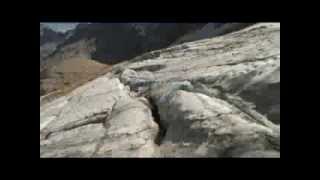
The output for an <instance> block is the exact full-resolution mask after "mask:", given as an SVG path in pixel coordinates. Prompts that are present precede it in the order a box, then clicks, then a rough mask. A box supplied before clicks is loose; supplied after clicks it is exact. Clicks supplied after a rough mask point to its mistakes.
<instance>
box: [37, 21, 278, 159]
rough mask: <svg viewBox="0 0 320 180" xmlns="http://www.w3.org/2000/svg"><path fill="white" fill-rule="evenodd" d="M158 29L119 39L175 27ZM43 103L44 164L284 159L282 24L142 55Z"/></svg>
mask: <svg viewBox="0 0 320 180" xmlns="http://www.w3.org/2000/svg"><path fill="white" fill-rule="evenodd" d="M99 26H100V25H99ZM99 26H97V27H96V28H97V29H96V30H97V32H100V33H101V34H100V35H99V37H104V38H105V39H104V40H107V39H110V40H111V39H112V38H115V37H117V36H118V35H119V36H120V34H121V33H120V34H117V33H114V36H115V37H111V35H104V34H103V33H102V30H101V29H100V28H102V27H99ZM118 26H119V25H114V26H112V27H114V28H115V27H117V28H115V29H117V30H118V28H120V27H118ZM121 26H122V25H121ZM134 26H135V28H137V26H136V25H134ZM155 26H156V25H154V26H153V25H152V26H151V25H150V26H149V27H146V29H145V31H146V32H142V31H144V30H140V32H139V33H140V34H142V35H137V34H136V33H135V30H133V29H131V28H129V29H127V28H124V26H122V27H121V28H120V29H122V28H124V29H122V30H121V31H123V32H128V33H132V35H133V37H132V39H127V38H128V37H126V36H125V37H122V38H123V39H121V38H120V39H121V40H120V41H121V42H123V43H124V42H128V44H131V43H132V42H131V41H136V40H137V41H138V40H139V39H140V38H142V39H143V38H145V39H148V35H147V34H148V33H151V34H152V33H154V34H158V33H156V32H159V31H160V32H162V31H163V32H166V31H167V30H166V28H168V29H171V28H172V27H171V25H168V26H167V27H166V28H164V29H161V30H159V29H157V28H156V29H157V30H152V29H153V28H154V27H155ZM131 27H132V26H131ZM142 27H144V26H142ZM169 27H170V28H169ZM202 27H203V26H202ZM84 28H85V27H84ZM139 28H141V27H139ZM149 28H150V29H149ZM102 29H103V28H102ZM107 29H109V31H108V32H110V33H111V32H115V29H113V28H111V27H110V28H107ZM201 29H202V28H198V27H197V28H195V29H193V30H192V31H193V32H197V31H198V30H200V31H201ZM103 31H104V30H103ZM121 31H120V30H119V32H121ZM192 31H191V32H192ZM191 32H189V33H191ZM82 33H84V34H85V33H86V32H82ZM89 34H90V36H92V35H91V32H90V33H89ZM160 34H161V33H160ZM173 34H174V33H173ZM116 35H117V36H116ZM86 36H87V37H88V36H89V35H86ZM144 36H145V37H144ZM76 37H79V36H76ZM76 37H74V38H76ZM94 37H97V36H94ZM172 37H173V35H172ZM197 37H198V36H197ZM79 38H80V37H79ZM150 38H151V37H150ZM80 39H82V38H80ZM155 39H157V38H155ZM168 39H170V38H168ZM172 39H174V38H172ZM172 39H170V40H172ZM74 40H75V39H74ZM113 40H114V39H113ZM77 41H78V40H75V41H73V43H75V42H77ZM89 41H90V39H85V40H83V39H82V43H84V44H86V43H88V42H89ZM91 43H93V44H94V45H93V46H96V44H95V42H91ZM100 43H102V44H103V41H101V42H100ZM108 43H110V44H111V42H105V44H108ZM114 43H115V46H116V47H117V46H119V47H120V45H121V44H122V43H119V42H114ZM117 43H119V44H117ZM150 43H151V42H150ZM172 43H173V42H171V44H172ZM133 44H134V43H133ZM169 44H170V43H169ZM76 47H78V46H76ZM129 47H131V45H127V46H126V47H125V48H124V49H126V50H129V49H130V48H129ZM69 48H71V46H70V47H69ZM112 48H113V47H111V45H110V46H107V47H105V50H110V51H109V53H110V54H108V57H109V58H110V59H112V58H111V57H113V58H115V59H117V58H120V57H122V56H121V55H120V54H118V51H116V50H114V51H111V50H113V49H112ZM70 50H72V48H71V49H70ZM83 51H85V50H83ZM94 51H95V50H94V49H92V51H91V52H94ZM111 52H112V53H111ZM83 54H85V53H83ZM133 54H134V53H133ZM133 54H130V56H129V55H128V58H129V57H131V55H133ZM103 55H104V54H103ZM103 55H101V57H102V56H103ZM106 55H107V53H106ZM90 58H91V57H90ZM107 60H108V59H106V61H107ZM66 62H68V61H67V60H66V61H64V63H66ZM108 62H112V61H108ZM76 64H79V63H76ZM60 65H61V64H60ZM66 66H70V65H62V67H66ZM71 66H74V65H73V64H72V65H71ZM80 69H81V68H80ZM40 104H41V105H40V157H162V158H166V157H218V158H220V157H280V23H256V24H254V25H250V26H246V27H245V28H241V29H239V30H235V31H232V32H231V33H227V34H221V35H219V36H218V37H216V36H213V37H206V38H204V39H202V36H201V38H200V40H195V41H190V42H186V43H182V44H178V45H173V46H169V47H165V48H160V49H157V50H154V51H150V52H146V53H143V54H141V55H138V56H136V57H134V58H132V59H128V60H125V61H123V62H120V63H116V64H113V66H112V69H110V71H108V72H106V73H105V74H103V75H99V76H97V77H96V78H94V79H93V80H91V81H89V82H86V83H84V84H82V85H80V86H79V87H77V88H76V89H74V90H72V91H70V92H68V93H66V94H63V95H61V96H60V97H59V98H55V99H49V100H48V99H47V98H46V97H45V96H42V97H40Z"/></svg>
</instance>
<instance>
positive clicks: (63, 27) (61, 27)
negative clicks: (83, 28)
mask: <svg viewBox="0 0 320 180" xmlns="http://www.w3.org/2000/svg"><path fill="white" fill-rule="evenodd" d="M42 24H44V25H46V26H48V27H49V28H51V29H53V30H55V31H60V32H66V31H68V30H70V29H73V28H75V27H76V25H77V24H79V23H42Z"/></svg>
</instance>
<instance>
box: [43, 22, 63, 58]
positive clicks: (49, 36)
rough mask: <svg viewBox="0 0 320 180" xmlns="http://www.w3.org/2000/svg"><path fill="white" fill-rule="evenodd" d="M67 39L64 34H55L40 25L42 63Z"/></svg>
mask: <svg viewBox="0 0 320 180" xmlns="http://www.w3.org/2000/svg"><path fill="white" fill-rule="evenodd" d="M64 39H65V35H64V34H63V33H59V32H55V31H53V30H51V29H49V28H47V27H46V26H44V25H43V24H40V63H42V61H43V60H44V59H45V58H46V57H47V56H49V55H50V54H52V53H53V52H54V51H55V50H56V47H57V46H58V45H59V44H61V43H62V42H63V41H64Z"/></svg>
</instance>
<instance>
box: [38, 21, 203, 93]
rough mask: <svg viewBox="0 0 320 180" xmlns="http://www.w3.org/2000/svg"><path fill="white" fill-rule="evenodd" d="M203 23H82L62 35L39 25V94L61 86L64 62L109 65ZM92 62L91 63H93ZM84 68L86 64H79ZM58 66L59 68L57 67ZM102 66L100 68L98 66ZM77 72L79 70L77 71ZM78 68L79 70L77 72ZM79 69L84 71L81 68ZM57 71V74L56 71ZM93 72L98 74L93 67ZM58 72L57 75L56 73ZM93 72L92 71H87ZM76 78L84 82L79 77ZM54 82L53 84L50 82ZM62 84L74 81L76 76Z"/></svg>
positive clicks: (67, 72)
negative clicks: (75, 61) (42, 43)
mask: <svg viewBox="0 0 320 180" xmlns="http://www.w3.org/2000/svg"><path fill="white" fill-rule="evenodd" d="M203 25H204V24H190V23H189V24H186V23H184V24H183V23H91V24H88V23H82V24H78V26H77V27H76V28H75V29H74V30H70V31H68V32H67V33H65V34H60V33H56V32H53V31H51V30H49V29H47V28H44V27H43V26H40V41H41V39H43V40H42V41H43V42H46V43H44V45H41V44H40V61H41V64H40V91H41V93H40V95H45V94H48V93H51V92H53V91H56V90H59V89H60V88H62V87H64V85H62V84H64V83H63V82H64V81H65V80H66V79H68V78H66V77H71V76H70V72H71V69H70V70H68V69H66V68H63V66H62V65H61V64H65V61H70V60H71V61H73V60H75V59H77V61H79V59H81V61H79V62H81V63H84V64H92V63H94V64H97V63H98V64H101V67H102V66H103V65H102V64H104V65H106V67H109V66H110V65H113V64H116V63H119V62H122V61H125V60H128V59H132V58H133V57H135V56H138V55H140V54H142V53H145V52H148V51H151V50H155V49H160V48H164V47H166V46H168V45H170V44H171V43H172V42H173V41H174V40H176V39H177V38H178V37H180V36H182V35H183V34H185V33H187V32H190V31H191V30H193V29H196V28H197V27H202V26H203ZM47 36H49V37H47ZM94 61H95V62H94ZM81 67H84V68H85V67H86V66H81ZM58 68H61V69H60V70H57V69H58ZM99 69H100V68H99ZM102 69H104V68H102ZM80 71H81V70H80ZM80 71H79V72H80ZM82 71H85V69H83V70H82ZM58 72H59V73H58ZM94 72H95V73H98V72H97V71H95V70H94ZM57 73H58V74H57ZM90 74H93V72H90ZM79 81H84V80H83V79H82V78H79ZM53 82H54V83H53ZM67 82H69V83H66V84H70V85H73V84H78V82H77V80H76V79H73V78H72V79H70V80H67Z"/></svg>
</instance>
